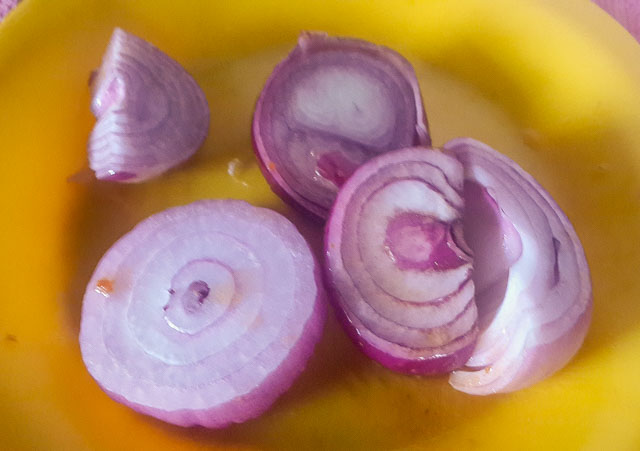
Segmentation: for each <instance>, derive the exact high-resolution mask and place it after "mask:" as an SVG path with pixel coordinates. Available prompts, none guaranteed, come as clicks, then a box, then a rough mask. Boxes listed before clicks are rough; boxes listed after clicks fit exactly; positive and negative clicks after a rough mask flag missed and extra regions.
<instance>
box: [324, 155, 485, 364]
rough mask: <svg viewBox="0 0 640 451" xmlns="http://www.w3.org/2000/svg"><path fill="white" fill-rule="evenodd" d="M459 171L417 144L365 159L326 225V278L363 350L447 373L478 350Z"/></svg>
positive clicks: (383, 360) (448, 159)
mask: <svg viewBox="0 0 640 451" xmlns="http://www.w3.org/2000/svg"><path fill="white" fill-rule="evenodd" d="M462 189H463V168H462V165H461V164H460V163H459V162H458V161H457V160H456V159H455V158H452V157H449V156H447V155H445V154H443V153H442V152H438V151H436V150H433V149H429V148H423V147H417V148H408V149H402V150H396V151H392V152H388V153H386V154H384V155H381V156H379V157H377V158H375V159H372V160H370V161H368V162H367V163H365V164H364V165H362V166H361V167H360V168H359V169H357V170H356V172H355V173H354V174H353V176H352V177H351V178H350V179H349V180H348V181H347V182H346V183H345V184H344V186H343V187H342V189H341V190H340V192H339V193H338V196H337V199H336V202H335V204H334V206H333V209H332V211H331V216H330V217H329V220H328V222H327V226H326V237H325V256H326V268H325V269H326V278H327V282H328V287H329V288H330V293H331V294H332V299H333V302H334V303H335V306H336V307H337V308H336V310H337V312H338V315H339V317H340V318H341V319H342V321H343V324H344V326H345V328H346V330H347V332H348V333H349V335H350V336H351V337H352V339H353V340H354V341H355V342H356V343H357V344H358V345H359V346H360V347H361V348H362V349H363V351H364V352H365V353H366V354H367V355H368V356H370V357H371V358H373V359H374V360H376V361H378V362H379V363H381V364H382V365H384V366H386V367H388V368H391V369H393V370H396V371H400V372H406V373H414V374H437V373H446V372H449V371H451V370H453V369H456V368H458V367H460V366H462V365H463V364H464V363H465V362H466V361H467V359H468V358H469V356H470V355H471V352H472V351H473V348H474V345H475V340H476V335H477V331H478V328H477V324H476V323H477V310H476V305H475V303H474V285H473V281H472V279H471V276H472V272H471V267H472V259H471V257H470V256H469V254H468V252H467V250H466V245H465V244H464V241H463V239H462V218H461V215H462V212H463V208H464V200H463V197H462Z"/></svg>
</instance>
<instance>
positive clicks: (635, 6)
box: [593, 0, 640, 42]
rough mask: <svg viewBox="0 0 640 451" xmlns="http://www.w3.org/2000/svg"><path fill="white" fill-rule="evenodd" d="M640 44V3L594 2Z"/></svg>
mask: <svg viewBox="0 0 640 451" xmlns="http://www.w3.org/2000/svg"><path fill="white" fill-rule="evenodd" d="M593 2H594V3H595V4H597V5H598V6H600V8H602V9H603V10H605V11H606V12H607V13H609V14H610V15H611V17H613V18H614V19H615V20H617V21H618V22H619V23H620V24H621V25H622V26H623V27H624V28H626V30H627V31H628V32H629V33H631V35H632V36H633V37H634V38H636V41H638V42H640V3H638V1H637V0H593Z"/></svg>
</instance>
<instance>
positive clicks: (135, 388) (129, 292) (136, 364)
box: [80, 200, 325, 428]
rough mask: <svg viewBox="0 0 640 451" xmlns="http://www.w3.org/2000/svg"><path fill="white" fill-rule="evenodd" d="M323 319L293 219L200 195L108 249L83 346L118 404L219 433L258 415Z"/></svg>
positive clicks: (288, 379)
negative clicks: (292, 222)
mask: <svg viewBox="0 0 640 451" xmlns="http://www.w3.org/2000/svg"><path fill="white" fill-rule="evenodd" d="M324 317H325V308H324V303H323V291H322V287H321V285H320V284H319V279H318V274H317V266H316V263H315V260H314V258H313V256H312V253H311V251H310V249H309V246H308V245H307V243H306V242H305V240H304V239H303V238H302V236H301V235H300V234H299V233H298V231H297V230H296V229H295V227H294V226H293V225H292V224H291V223H290V222H289V221H288V220H286V219H285V218H284V217H282V216H280V215H279V214H277V213H275V212H272V211H270V210H266V209H263V208H256V207H253V206H251V205H249V204H247V203H245V202H242V201H235V200H218V201H213V200H209V201H199V202H196V203H193V204H190V205H187V206H182V207H176V208H172V209H169V210H166V211H164V212H162V213H159V214H156V215H154V216H151V217H150V218H148V219H146V220H145V221H143V222H142V223H140V224H139V225H138V226H136V227H135V228H134V229H133V230H132V231H131V232H129V233H128V234H127V235H125V236H124V237H123V238H121V239H120V240H119V241H118V242H117V243H116V244H115V245H114V246H113V247H112V248H111V249H110V250H109V251H108V252H107V253H106V254H105V256H104V257H103V258H102V260H101V261H100V263H99V264H98V266H97V268H96V270H95V273H94V274H93V276H92V278H91V281H90V282H89V285H88V287H87V291H86V294H85V298H84V305H83V310H82V324H81V331H80V345H81V350H82V356H83V359H84V362H85V364H86V366H87V368H88V370H89V372H90V373H91V375H92V376H93V377H94V378H95V379H96V381H97V382H98V383H99V385H100V386H101V387H102V388H103V389H104V390H105V391H106V392H107V393H108V394H109V395H110V396H111V397H113V398H114V399H116V400H117V401H120V402H122V403H124V404H126V405H128V406H130V407H132V408H133V409H135V410H137V411H139V412H142V413H145V414H148V415H151V416H154V417H156V418H159V419H161V420H164V421H167V422H170V423H174V424H177V425H181V426H190V425H202V426H207V427H212V428H217V427H223V426H226V425H228V424H230V423H233V422H240V421H244V420H247V419H249V418H253V417H255V416H257V415H259V414H260V413H262V412H263V411H265V410H266V409H267V408H268V407H269V406H270V405H271V404H272V403H273V401H274V400H275V399H276V398H277V397H278V396H279V395H280V394H282V393H283V392H284V391H285V390H286V389H287V388H288V387H289V386H290V385H291V384H292V382H293V380H294V379H295V378H296V377H297V376H298V375H299V374H300V372H301V371H302V369H303V367H304V365H305V363H306V361H307V359H308V358H309V356H310V355H311V353H312V351H313V348H314V345H315V343H316V342H317V341H318V340H319V338H320V335H321V332H322V326H323V322H324Z"/></svg>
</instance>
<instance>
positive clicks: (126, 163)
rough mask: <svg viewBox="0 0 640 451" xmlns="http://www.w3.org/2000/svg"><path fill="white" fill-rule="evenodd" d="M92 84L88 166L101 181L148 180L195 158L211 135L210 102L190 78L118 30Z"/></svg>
mask: <svg viewBox="0 0 640 451" xmlns="http://www.w3.org/2000/svg"><path fill="white" fill-rule="evenodd" d="M90 84H91V87H92V93H93V98H92V101H91V111H92V112H93V114H94V115H95V116H96V117H97V118H98V121H97V123H96V125H95V127H94V129H93V131H92V133H91V136H90V138H89V146H88V151H89V165H90V167H91V169H93V170H94V171H95V173H96V177H97V178H98V179H103V180H113V181H119V182H141V181H145V180H148V179H150V178H152V177H155V176H157V175H159V174H161V173H163V172H165V171H166V170H168V169H169V168H171V167H174V166H176V165H177V164H179V163H181V162H183V161H185V160H186V159H188V158H189V157H191V156H192V155H193V154H194V153H195V151H196V150H197V149H198V147H200V145H201V144H202V142H203V141H204V139H205V137H206V136H207V132H208V129H209V107H208V106H207V99H206V98H205V95H204V93H203V92H202V90H201V89H200V87H199V86H198V85H197V83H196V82H195V80H194V79H193V78H192V77H191V75H189V74H188V73H187V72H186V71H185V70H184V69H183V68H182V67H181V66H180V65H179V64H178V63H177V62H176V61H174V60H173V59H171V58H170V57H169V56H167V55H166V54H164V53H162V52H161V51H160V50H158V49H157V48H156V47H154V46H153V45H151V44H149V43H148V42H146V41H144V40H142V39H140V38H138V37H136V36H133V35H131V34H129V33H127V32H125V31H123V30H121V29H119V28H116V29H115V30H114V32H113V35H112V37H111V42H110V43H109V47H108V48H107V52H106V54H105V56H104V58H103V61H102V66H101V67H100V70H99V71H98V72H97V74H94V75H93V76H92V79H91V81H90Z"/></svg>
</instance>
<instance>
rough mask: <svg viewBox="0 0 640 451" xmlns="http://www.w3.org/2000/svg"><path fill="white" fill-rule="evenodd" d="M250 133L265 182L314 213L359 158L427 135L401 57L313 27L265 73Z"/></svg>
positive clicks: (414, 85) (412, 79)
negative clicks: (283, 57)
mask: <svg viewBox="0 0 640 451" xmlns="http://www.w3.org/2000/svg"><path fill="white" fill-rule="evenodd" d="M253 139H254V147H255V150H256V154H257V155H258V159H259V160H260V162H261V165H262V169H263V172H264V174H265V177H266V178H267V180H268V181H269V183H270V185H271V186H272V188H273V190H274V191H275V192H276V193H277V194H278V195H280V196H281V197H282V198H283V199H284V200H286V201H288V202H289V203H292V204H293V205H294V206H298V207H301V208H302V209H304V210H307V211H309V212H311V213H313V214H314V215H316V216H319V217H321V218H325V217H326V216H327V214H328V210H329V208H330V207H331V205H332V203H333V200H334V198H335V196H336V192H337V191H338V188H339V187H340V186H341V185H342V183H344V181H345V180H346V179H347V178H348V177H349V176H350V175H351V173H352V172H353V171H354V170H355V168H357V167H358V166H359V165H360V164H362V163H363V162H364V161H366V160H368V159H370V158H372V157H374V156H376V155H378V154H380V153H383V152H386V151H389V150H393V149H399V148H402V147H408V146H411V145H417V144H429V143H430V138H429V132H428V128H427V122H426V116H425V113H424V109H423V106H422V100H421V97H420V89H419V86H418V82H417V80H416V76H415V73H414V71H413V68H412V67H411V65H410V64H409V62H408V61H407V60H405V59H404V58H403V57H402V56H400V55H399V54H398V53H396V52H394V51H393V50H390V49H388V48H386V47H381V46H376V45H374V44H371V43H368V42H365V41H360V40H356V39H344V38H334V37H329V36H327V35H326V34H321V33H303V34H301V35H300V38H299V40H298V45H297V47H296V48H295V49H294V50H293V51H292V52H291V53H290V54H289V56H288V57H287V58H286V59H285V60H284V61H282V62H281V63H280V64H279V65H278V66H277V67H276V69H275V70H274V72H273V73H272V74H271V76H270V78H269V79H268V80H267V83H266V85H265V87H264V89H263V91H262V93H261V95H260V98H259V99H258V102H257V105H256V109H255V114H254V119H253Z"/></svg>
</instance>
